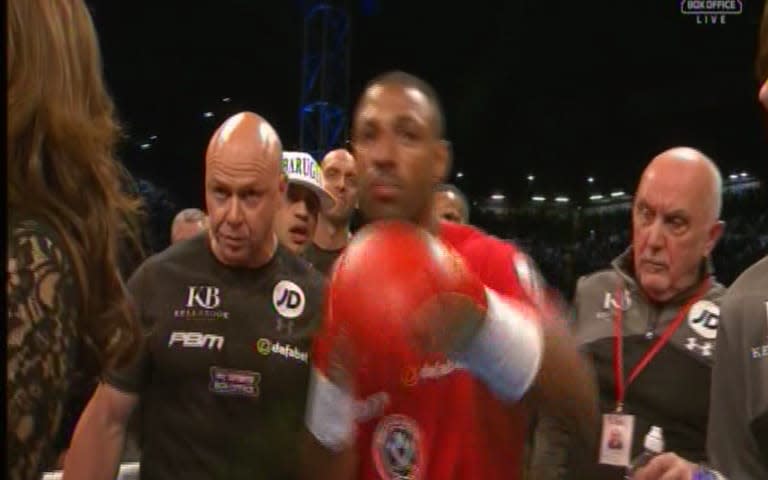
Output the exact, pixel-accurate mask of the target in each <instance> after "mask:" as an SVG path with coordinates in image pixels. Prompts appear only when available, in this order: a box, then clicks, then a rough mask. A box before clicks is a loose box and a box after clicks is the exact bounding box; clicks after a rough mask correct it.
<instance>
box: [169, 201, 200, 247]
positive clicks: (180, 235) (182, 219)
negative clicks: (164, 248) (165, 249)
mask: <svg viewBox="0 0 768 480" xmlns="http://www.w3.org/2000/svg"><path fill="white" fill-rule="evenodd" d="M206 228H208V217H207V216H206V215H205V212H203V211H202V210H200V209H199V208H185V209H184V210H182V211H180V212H179V213H178V214H176V217H175V218H174V219H173V224H172V225H171V244H174V243H178V242H182V241H184V240H187V239H190V238H192V237H194V236H196V235H199V234H200V233H202V232H204V231H205V229H206Z"/></svg>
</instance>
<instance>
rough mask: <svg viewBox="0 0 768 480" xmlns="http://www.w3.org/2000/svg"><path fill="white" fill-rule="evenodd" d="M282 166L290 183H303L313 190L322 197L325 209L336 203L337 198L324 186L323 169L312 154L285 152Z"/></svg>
mask: <svg viewBox="0 0 768 480" xmlns="http://www.w3.org/2000/svg"><path fill="white" fill-rule="evenodd" d="M282 166H283V172H284V173H285V176H286V177H287V178H288V183H289V184H291V183H295V184H297V185H302V186H304V187H307V188H308V189H310V190H311V191H313V192H314V193H315V194H316V195H317V196H318V198H319V199H320V207H321V208H322V209H323V210H330V209H331V208H333V206H334V205H336V199H334V198H333V195H331V194H330V192H328V191H327V190H326V189H325V187H324V186H323V184H324V183H325V182H324V180H323V171H322V170H321V169H320V165H318V164H317V162H316V161H315V159H314V158H312V155H310V154H308V153H305V152H283V161H282Z"/></svg>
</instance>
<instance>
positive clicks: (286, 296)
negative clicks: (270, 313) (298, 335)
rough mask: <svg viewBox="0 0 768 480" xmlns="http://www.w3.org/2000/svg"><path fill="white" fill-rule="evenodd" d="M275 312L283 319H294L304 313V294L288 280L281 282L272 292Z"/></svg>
mask: <svg viewBox="0 0 768 480" xmlns="http://www.w3.org/2000/svg"><path fill="white" fill-rule="evenodd" d="M272 303H273V304H274V306H275V310H277V313H279V314H280V315H281V316H283V317H285V318H296V317H298V316H299V315H301V314H302V313H304V292H302V291H301V288H299V286H298V285H296V284H295V283H293V282H291V281H290V280H282V281H280V282H278V283H277V285H275V289H274V290H273V291H272Z"/></svg>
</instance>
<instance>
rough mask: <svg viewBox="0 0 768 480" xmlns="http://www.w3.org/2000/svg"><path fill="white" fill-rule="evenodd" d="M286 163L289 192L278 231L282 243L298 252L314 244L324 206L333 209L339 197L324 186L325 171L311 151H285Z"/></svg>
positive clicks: (285, 199)
mask: <svg viewBox="0 0 768 480" xmlns="http://www.w3.org/2000/svg"><path fill="white" fill-rule="evenodd" d="M282 162H283V173H284V174H285V177H286V180H287V181H288V191H287V192H286V195H285V197H284V199H283V203H282V205H281V206H280V209H279V210H278V212H277V216H276V217H275V231H276V232H277V238H278V240H280V243H281V244H282V245H283V246H284V247H286V248H287V249H289V250H291V251H292V252H293V253H295V254H297V255H298V254H301V253H303V252H304V250H305V249H306V248H307V247H308V246H309V245H310V244H311V243H312V238H313V237H314V235H315V228H316V227H317V215H318V213H319V212H320V208H323V209H330V208H333V206H334V204H335V200H334V198H333V196H332V195H331V194H330V193H328V191H327V190H325V188H324V187H323V172H322V170H321V169H320V166H319V165H318V164H317V162H316V161H315V159H314V158H312V156H311V155H310V154H308V153H304V152H284V153H283V160H282Z"/></svg>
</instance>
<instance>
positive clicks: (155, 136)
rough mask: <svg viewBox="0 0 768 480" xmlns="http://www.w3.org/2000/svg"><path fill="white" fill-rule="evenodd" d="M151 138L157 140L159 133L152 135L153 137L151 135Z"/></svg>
mask: <svg viewBox="0 0 768 480" xmlns="http://www.w3.org/2000/svg"><path fill="white" fill-rule="evenodd" d="M149 139H150V140H157V135H152V136H151V137H149Z"/></svg>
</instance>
